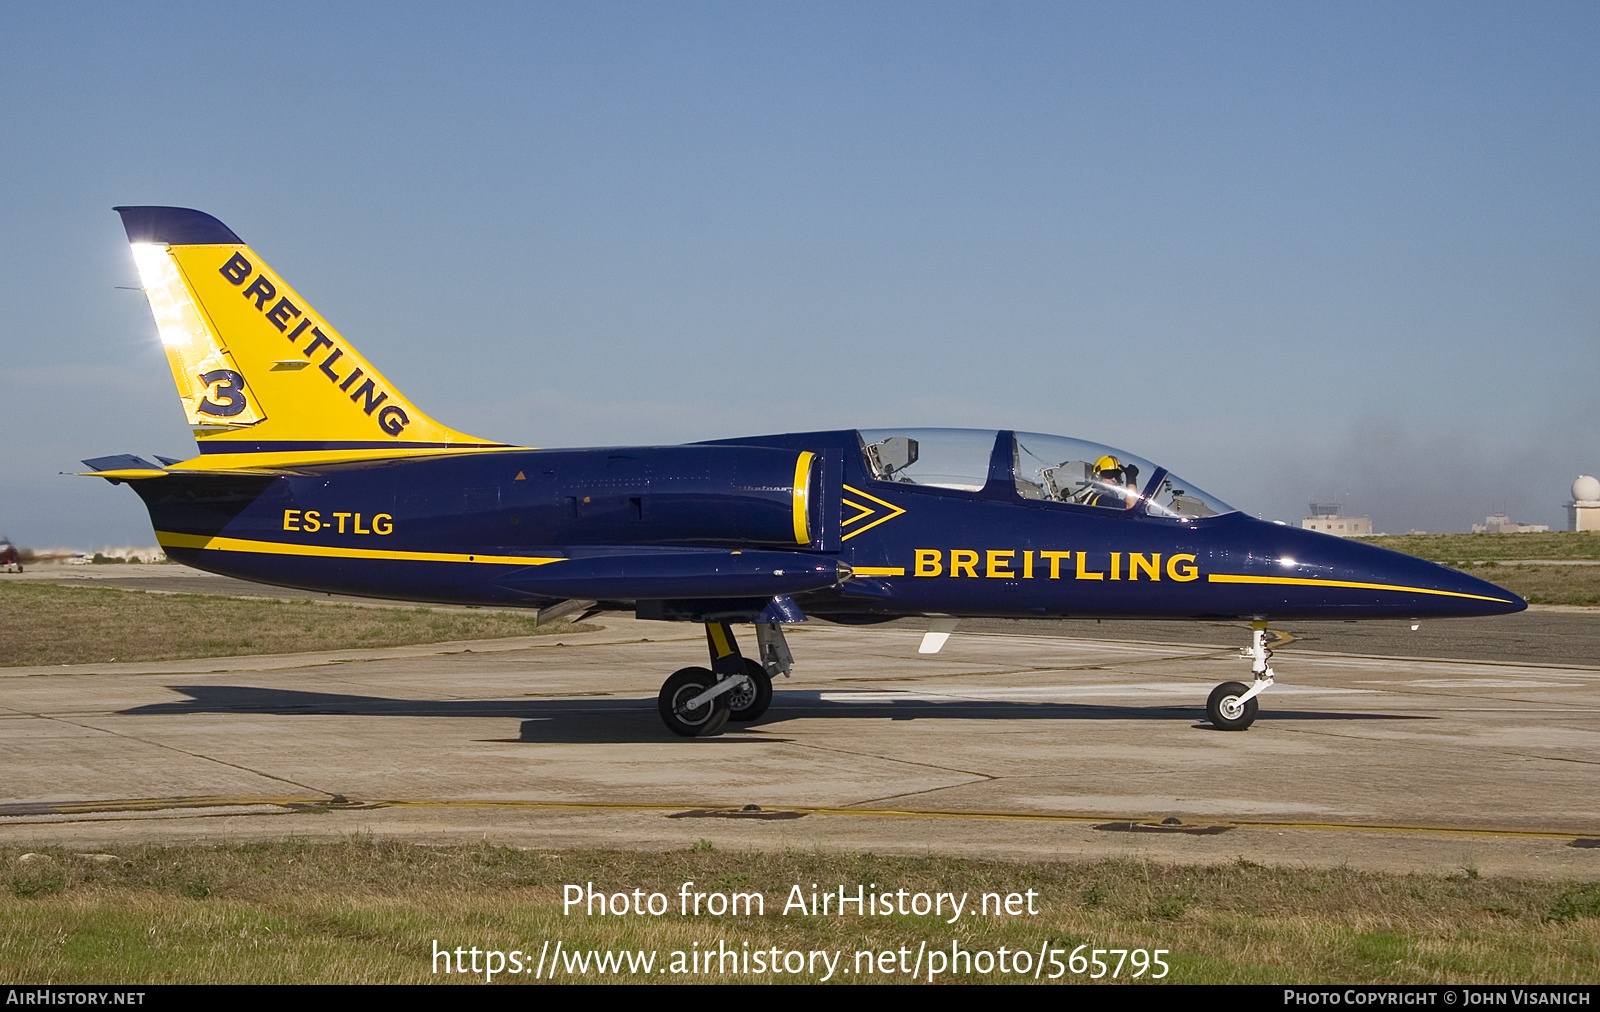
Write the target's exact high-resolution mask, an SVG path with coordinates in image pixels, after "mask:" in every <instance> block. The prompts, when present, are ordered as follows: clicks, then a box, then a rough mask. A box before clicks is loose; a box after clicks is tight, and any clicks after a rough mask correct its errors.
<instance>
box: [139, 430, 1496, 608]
mask: <svg viewBox="0 0 1600 1012" xmlns="http://www.w3.org/2000/svg"><path fill="white" fill-rule="evenodd" d="M1012 435H1013V434H1012V433H1010V432H1000V433H998V434H997V436H996V439H995V442H994V450H993V453H992V457H991V460H990V464H989V470H988V474H987V477H986V478H984V477H983V476H981V475H980V476H979V479H978V481H975V482H973V483H971V487H966V488H960V487H941V486H937V485H928V484H916V483H911V482H904V481H883V480H878V478H877V477H875V472H874V471H873V470H872V469H871V468H870V466H869V463H868V462H867V461H865V460H864V459H863V445H862V440H861V438H860V436H859V435H858V434H857V433H856V432H855V431H853V430H846V431H839V432H815V433H800V434H787V435H775V436H762V437H755V438H749V439H740V440H728V441H721V442H717V443H707V444H695V445H689V446H667V447H626V448H602V449H582V450H499V451H488V452H477V453H465V454H442V455H440V456H434V457H416V458H409V459H392V460H386V461H382V462H370V463H350V464H338V465H319V466H315V467H305V468H297V469H295V470H294V472H293V473H280V474H276V475H262V476H259V477H258V476H241V475H224V474H207V475H185V474H183V473H182V472H177V471H174V472H171V473H169V474H168V475H166V476H164V477H160V478H153V479H142V480H134V481H132V482H131V483H132V484H133V485H134V486H135V488H136V490H137V491H138V492H139V494H140V496H141V497H142V498H143V499H144V500H145V502H146V504H147V506H148V508H149V510H150V514H151V519H152V521H153V523H154V525H155V528H156V530H157V532H158V537H159V539H160V540H161V542H162V544H163V545H164V546H166V548H167V551H168V554H169V555H170V556H172V557H173V558H175V559H177V560H179V561H182V562H185V563H188V564H190V565H194V566H197V567H199V568H202V569H207V570H210V571H213V572H218V573H224V574H227V575H231V576H238V577H241V578H244V579H249V580H256V581H261V582H266V583H273V584H280V585H284V586H290V587H297V588H303V589H306V590H314V591H326V592H332V593H341V594H354V595H363V596H371V597H385V598H395V599H402V600H415V601H431V602H451V603H464V604H494V605H517V606H528V607H541V606H545V605H549V604H551V603H554V602H556V601H560V600H568V599H577V598H583V599H589V600H594V601H598V602H602V603H604V604H608V605H610V606H613V607H637V608H638V609H639V612H640V614H641V615H646V616H651V617H662V618H681V619H696V620H707V619H710V618H731V619H738V618H745V619H748V618H753V617H755V616H756V615H758V614H761V613H762V612H763V610H764V609H765V608H767V607H768V606H769V605H771V604H772V602H773V599H774V598H780V599H785V600H787V601H789V602H791V603H792V605H793V606H795V607H798V609H799V610H801V611H803V612H804V613H805V614H809V615H817V616H820V617H825V618H834V619H838V620H841V621H858V622H859V621H874V620H878V619H887V618H892V617H896V616H902V615H950V616H994V617H1129V618H1135V617H1136V618H1168V619H1196V618H1218V619H1241V618H1243V619H1285V618H1312V617H1330V618H1351V619H1356V618H1383V617H1390V618H1424V617H1443V616H1469V615H1487V614H1498V613H1505V612H1512V611H1519V610H1521V609H1522V608H1524V607H1525V604H1524V602H1523V601H1522V600H1521V599H1519V598H1517V597H1516V596H1515V595H1513V594H1510V593H1507V592H1506V591H1503V590H1501V589H1500V588H1498V587H1495V586H1494V585H1492V584H1489V583H1487V582H1485V581H1482V580H1479V579H1476V578H1474V577H1471V576H1468V575H1466V574H1463V573H1459V572H1456V571H1454V570H1451V569H1448V568H1446V567H1444V566H1440V565H1436V564H1434V563H1431V562H1427V561H1424V560H1421V559H1417V558H1414V557H1411V556H1407V555H1402V554H1400V553H1397V552H1392V551H1388V550H1386V549H1382V548H1377V547H1374V546H1372V545H1368V544H1363V543H1359V542H1353V541H1348V540H1344V539H1340V538H1335V537H1331V536H1328V535H1324V534H1319V533H1315V532H1311V531H1305V530H1300V529H1298V528H1292V527H1286V526H1283V525H1281V524H1272V523H1264V522H1262V521H1259V520H1255V519H1252V518H1250V517H1248V516H1246V515H1244V514H1242V513H1238V512H1226V513H1222V514H1220V515H1213V516H1203V517H1195V518H1188V519H1183V518H1177V517H1174V516H1171V515H1159V514H1158V513H1157V512H1156V511H1155V510H1153V509H1147V508H1145V505H1144V503H1143V501H1141V502H1140V503H1138V504H1136V505H1134V506H1132V507H1130V508H1127V509H1116V510H1108V509H1105V508H1098V507H1095V506H1090V505H1082V504H1078V503H1074V502H1065V501H1053V500H1050V499H1039V498H1029V497H1026V496H1025V495H1024V494H1023V492H1022V491H1019V489H1021V488H1022V487H1023V486H1022V483H1019V482H1018V481H1017V479H1016V475H1017V473H1018V472H1017V471H1016V467H1017V465H1016V461H1015V454H1016V451H1015V449H1014V447H1013V442H1012ZM1157 474H1158V477H1159V475H1160V474H1161V472H1158V473H1157ZM1145 477H1146V478H1149V477H1150V476H1149V475H1145ZM980 482H981V484H980Z"/></svg>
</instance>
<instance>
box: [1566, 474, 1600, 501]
mask: <svg viewBox="0 0 1600 1012" xmlns="http://www.w3.org/2000/svg"><path fill="white" fill-rule="evenodd" d="M1572 498H1574V499H1576V500H1578V501H1579V502H1594V501H1595V500H1596V499H1600V478H1596V477H1595V476H1594V475H1592V474H1580V475H1578V480H1577V481H1575V482H1573V483H1572Z"/></svg>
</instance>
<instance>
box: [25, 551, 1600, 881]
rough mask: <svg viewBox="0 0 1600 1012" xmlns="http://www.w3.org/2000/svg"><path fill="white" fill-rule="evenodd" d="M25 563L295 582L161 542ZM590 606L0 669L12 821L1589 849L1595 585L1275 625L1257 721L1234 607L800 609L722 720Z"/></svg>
mask: <svg viewBox="0 0 1600 1012" xmlns="http://www.w3.org/2000/svg"><path fill="white" fill-rule="evenodd" d="M73 568H75V569H76V568H77V567H73ZM85 571H89V572H85ZM24 575H25V578H28V579H49V580H52V581H54V582H72V581H76V580H93V581H94V582H96V583H100V584H102V585H109V586H115V585H119V584H120V585H128V586H138V587H141V588H144V589H152V590H163V591H197V592H198V591H204V592H213V593H217V592H220V593H237V592H244V593H251V594H263V593H267V594H275V593H283V594H290V595H291V596H295V597H306V596H307V595H306V594H305V593H304V592H290V591H276V590H273V589H272V588H262V587H259V586H256V585H253V584H242V583H238V582H237V581H231V580H225V579H223V578H220V577H212V576H207V575H205V574H199V573H195V572H193V571H191V570H185V569H182V568H180V567H175V566H149V567H135V566H128V567H81V570H80V571H79V572H77V573H72V572H70V571H69V570H67V568H66V567H62V568H61V569H60V570H58V571H55V572H49V571H34V572H30V573H28V574H24ZM6 578H7V579H15V578H16V577H6ZM595 621H597V622H598V623H599V624H601V625H603V626H604V628H603V629H602V630H600V631H598V632H591V633H577V634H569V633H563V634H560V635H556V636H541V637H525V638H521V639H515V640H496V641H482V642H477V643H469V644H460V643H458V644H437V645H432V646H419V647H398V648H387V649H371V650H346V651H336V652H331V653H325V654H293V655H274V656H263V657H239V658H221V659H207V660H193V661H171V662H158V663H141V664H119V663H110V664H98V665H72V666H58V667H53V668H4V669H0V843H4V844H22V845H25V844H33V845H37V844H43V843H52V842H54V843H62V844H67V845H71V846H78V845H86V846H87V845H93V844H96V843H117V842H146V841H177V840H196V839H205V840H243V839H249V838H257V837H286V836H300V837H317V838H321V837H337V836H341V835H348V834H352V833H374V834H384V835H390V834H392V835H400V836H405V837H407V838H410V839H415V840H418V841H424V842H427V841H441V842H443V841H452V840H469V839H471V840H476V839H482V838H487V839H490V840H495V841H498V842H502V843H507V844H514V845H520V846H529V847H539V848H568V847H588V846H600V847H624V848H647V849H661V850H670V849H681V848H686V847H689V846H691V845H693V844H695V843H696V841H699V840H710V841H711V842H712V843H713V844H714V845H715V846H716V847H717V848H718V849H734V850H737V849H773V848H805V849H808V850H809V849H823V850H871V851H874V852H877V853H904V854H920V853H938V854H954V855H962V856H972V857H994V858H1028V859H1070V858H1097V857H1147V858H1152V859H1159V860H1171V861H1182V862H1203V863H1211V862H1221V861H1231V860H1235V859H1237V858H1241V857H1243V858H1247V859H1249V860H1252V861H1257V862H1261V863H1273V864H1304V865H1316V866H1325V865H1339V864H1348V865H1350V866H1352V867H1359V868H1371V869H1384V870H1396V871H1410V870H1423V871H1430V872H1449V871H1452V870H1457V869H1462V868H1469V869H1473V870H1475V871H1477V872H1479V873H1481V874H1514V875H1525V876H1541V877H1542V876H1558V875H1562V876H1564V875H1575V876H1579V877H1585V878H1595V877H1600V789H1597V788H1600V779H1597V774H1600V748H1597V746H1600V665H1597V664H1596V663H1595V661H1596V659H1600V649H1591V650H1587V651H1585V650H1583V649H1582V645H1583V644H1594V645H1595V646H1596V647H1600V642H1597V641H1600V614H1595V613H1592V612H1577V611H1572V612H1556V611H1539V612H1528V613H1524V614H1523V615H1518V616H1508V617H1506V618H1504V619H1490V620H1480V621H1477V622H1469V623H1449V622H1442V621H1441V622H1434V623H1426V624H1424V626H1423V628H1422V629H1421V630H1419V631H1418V632H1416V633H1412V632H1410V631H1409V629H1408V628H1407V627H1406V626H1405V625H1404V624H1397V623H1373V624H1370V625H1365V624H1364V625H1354V624H1346V623H1299V624H1295V623H1291V624H1289V625H1288V626H1287V627H1286V629H1285V632H1287V633H1288V634H1289V636H1290V637H1292V638H1291V639H1289V640H1288V641H1287V642H1284V643H1281V644H1280V648H1279V650H1278V652H1277V656H1276V657H1275V659H1274V666H1275V667H1276V668H1277V672H1278V676H1279V682H1278V684H1277V685H1276V686H1274V687H1273V688H1272V689H1270V690H1268V692H1267V694H1266V695H1265V696H1264V697H1262V710H1261V715H1260V719H1259V720H1258V722H1257V723H1256V724H1255V726H1254V727H1252V728H1251V729H1250V730H1249V731H1246V732H1242V733H1227V732H1219V731H1216V730H1213V729H1212V728H1211V727H1210V726H1209V724H1208V723H1207V722H1206V720H1205V715H1204V703H1205V698H1206V695H1207V693H1208V692H1209V691H1210V689H1211V687H1212V686H1214V685H1215V684H1217V683H1218V682H1222V681H1230V680H1246V681H1247V680H1248V663H1247V662H1245V661H1243V660H1241V659H1240V658H1239V656H1238V647H1239V646H1241V645H1243V644H1244V642H1245V641H1246V639H1247V636H1248V633H1247V631H1246V630H1245V629H1244V628H1243V627H1236V626H1230V625H1228V624H1226V623H1216V624H1213V623H1112V622H1105V623H1094V622H1064V623H1048V624H1041V623H1027V624H1012V623H997V624H990V623H976V622H974V623H968V624H966V625H964V626H963V627H962V628H961V629H960V630H958V632H957V633H956V634H955V635H954V636H953V637H952V638H951V639H950V641H949V643H948V644H947V645H946V647H945V648H944V650H943V651H942V652H941V653H939V654H937V655H933V656H919V655H918V654H917V653H916V648H917V643H918V640H919V639H920V635H921V627H920V626H919V625H916V624H897V625H891V626H879V627H869V628H853V627H840V626H830V625H827V624H824V623H820V622H812V623H807V624H805V625H802V626H796V627H790V634H789V636H790V643H791V645H792V647H793V648H794V653H795V658H796V664H795V673H794V674H795V677H794V678H793V679H790V680H788V681H780V682H779V684H778V685H777V687H776V692H775V694H774V701H773V705H772V708H771V710H770V711H769V712H768V714H767V715H766V716H765V717H764V718H762V719H761V720H760V721H758V722H756V723H755V724H753V725H750V726H744V727H738V726H735V725H730V730H729V731H728V732H727V733H725V734H723V735H721V736H720V737H717V738H710V739H682V738H677V737H675V736H673V735H672V734H671V733H670V732H668V731H667V730H666V729H665V728H664V727H663V726H662V724H661V721H660V718H659V717H658V716H657V713H656V700H655V693H656V690H657V689H658V687H659V685H660V683H661V681H662V680H663V679H664V678H665V677H666V676H667V675H668V674H670V673H671V672H672V671H674V670H676V669H677V668H680V667H685V666H689V665H703V664H704V663H705V645H704V636H703V634H702V633H701V631H700V629H699V628H698V627H696V626H688V625H680V624H666V623H653V622H639V621H637V620H635V619H633V618H631V617H627V616H619V615H604V616H601V617H600V618H599V619H597V620H595ZM987 630H993V631H987ZM748 638H749V637H748V636H747V637H746V639H748ZM1575 654H1576V655H1578V656H1574V655H1575ZM746 806H756V807H755V808H751V809H749V810H747V809H746ZM757 808H758V809H759V810H756V809H757ZM1164 819H1165V820H1174V819H1175V820H1178V821H1177V822H1176V823H1169V824H1167V825H1162V820H1164Z"/></svg>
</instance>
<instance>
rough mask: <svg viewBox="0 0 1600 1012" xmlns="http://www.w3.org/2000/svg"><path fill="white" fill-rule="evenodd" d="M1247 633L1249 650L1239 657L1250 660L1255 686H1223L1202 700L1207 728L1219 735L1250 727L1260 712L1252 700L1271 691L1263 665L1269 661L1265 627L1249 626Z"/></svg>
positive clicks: (1268, 669)
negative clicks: (1248, 633)
mask: <svg viewBox="0 0 1600 1012" xmlns="http://www.w3.org/2000/svg"><path fill="white" fill-rule="evenodd" d="M1250 630H1251V632H1250V646H1249V648H1248V649H1245V650H1242V651H1240V653H1241V655H1242V656H1245V657H1248V658H1250V671H1251V673H1252V674H1254V675H1255V684H1254V685H1252V686H1246V685H1245V684H1244V683H1243V682H1223V683H1222V684H1221V685H1219V686H1217V687H1216V688H1215V689H1212V690H1211V695H1210V697H1209V698H1207V699H1206V717H1207V719H1209V720H1210V721H1211V726H1212V727H1214V728H1216V729H1217V730H1219V731H1243V730H1244V729H1245V728H1247V727H1249V726H1250V725H1251V724H1254V723H1255V722H1256V713H1257V712H1258V710H1259V709H1260V706H1259V704H1257V703H1256V697H1257V696H1259V695H1261V694H1262V693H1263V692H1265V691H1267V690H1268V689H1269V688H1271V687H1272V683H1273V673H1272V666H1271V665H1270V664H1268V663H1267V662H1268V661H1269V660H1271V659H1272V651H1271V650H1270V649H1268V647H1267V623H1266V622H1265V621H1262V620H1257V621H1254V622H1251V623H1250Z"/></svg>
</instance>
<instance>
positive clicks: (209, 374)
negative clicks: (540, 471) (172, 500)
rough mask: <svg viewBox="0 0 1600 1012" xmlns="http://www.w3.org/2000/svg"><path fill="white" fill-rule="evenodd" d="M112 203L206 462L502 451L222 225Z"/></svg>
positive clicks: (185, 213) (188, 213) (193, 214)
mask: <svg viewBox="0 0 1600 1012" xmlns="http://www.w3.org/2000/svg"><path fill="white" fill-rule="evenodd" d="M116 210H117V211H118V212H119V213H120V214H121V215H122V222H123V226H124V227H125V228H126V229H127V232H128V241H129V243H130V244H131V245H132V247H133V259H134V263H135V264H136V265H137V266H138V268H139V277H140V279H141V281H142V282H143V285H144V289H145V294H146V295H147V296H148V297H149V299H150V310H151V312H152V313H153V314H154V315H155V320H156V329H157V330H158V331H159V333H160V335H161V343H162V346H163V347H164V348H165V349H166V352H167V362H168V364H169V365H170V366H171V367H172V377H173V380H174V381H175V382H176V383H177V386H178V396H179V398H180V399H181V400H182V402H183V409H184V414H185V417H186V418H187V419H188V422H189V425H190V426H191V427H192V428H193V430H194V434H195V439H196V441H197V442H198V443H199V444H200V452H201V454H202V455H204V456H205V457H206V458H207V461H206V462H207V464H209V465H211V466H218V465H223V464H227V465H231V466H262V465H266V464H281V463H293V462H299V461H314V460H330V459H349V458H361V457H383V456H393V455H411V454H418V453H439V452H441V451H445V452H448V451H452V450H484V449H500V448H503V447H504V444H501V443H490V442H488V441H486V440H482V439H478V438H476V437H473V436H469V435H466V434H465V433H462V432H457V431H456V430H454V429H451V428H448V427H446V426H444V425H441V424H439V423H438V422H436V421H434V420H433V419H432V418H429V417H428V416H427V415H426V414H424V413H423V412H422V411H421V410H419V409H418V408H417V407H416V406H415V405H414V404H412V403H411V402H410V401H409V400H407V399H406V397H405V395H403V394H401V393H400V391H399V390H397V389H395V387H394V386H393V385H392V384H390V383H389V381H388V380H386V379H385V378H384V377H383V376H382V375H381V374H380V373H379V372H378V371H377V370H376V369H375V368H373V366H372V364H371V363H370V362H368V361H367V360H366V359H365V358H364V357H362V355H361V353H360V352H358V351H356V349H355V348H354V347H353V346H352V345H351V344H350V343H349V342H348V341H346V340H345V339H344V338H343V337H341V336H340V334H339V332H338V331H336V330H334V329H333V328H332V327H331V326H329V325H328V323H327V321H325V320H323V319H322V318H321V317H320V316H318V315H317V313H316V311H315V310H313V309H312V308H311V306H310V305H308V304H307V303H306V301H305V299H303V298H301V297H300V295H299V294H298V293H296V292H295V291H294V290H293V289H291V288H290V287H289V286H288V285H287V284H286V283H285V282H284V281H283V279H282V278H280V277H278V275H277V274H276V273H275V272H273V270H272V269H271V268H270V267H268V266H267V265H266V263H265V262H264V261H263V260H262V259H261V258H260V257H259V256H257V255H256V254H255V252H254V251H252V250H251V249H250V247H249V246H247V245H245V243H244V242H243V240H241V239H240V238H239V237H238V236H237V235H235V234H234V233H233V231H232V230H231V229H229V228H228V227H227V226H226V225H224V224H223V223H222V222H220V221H218V220H217V219H215V218H213V217H211V216H210V215H208V214H204V213H202V212H200V211H194V210H190V209H189V208H183V207H119V208H116ZM218 454H221V455H225V456H226V457H227V458H228V459H227V460H226V461H224V460H223V459H221V458H219V457H217V456H215V455H218Z"/></svg>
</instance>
